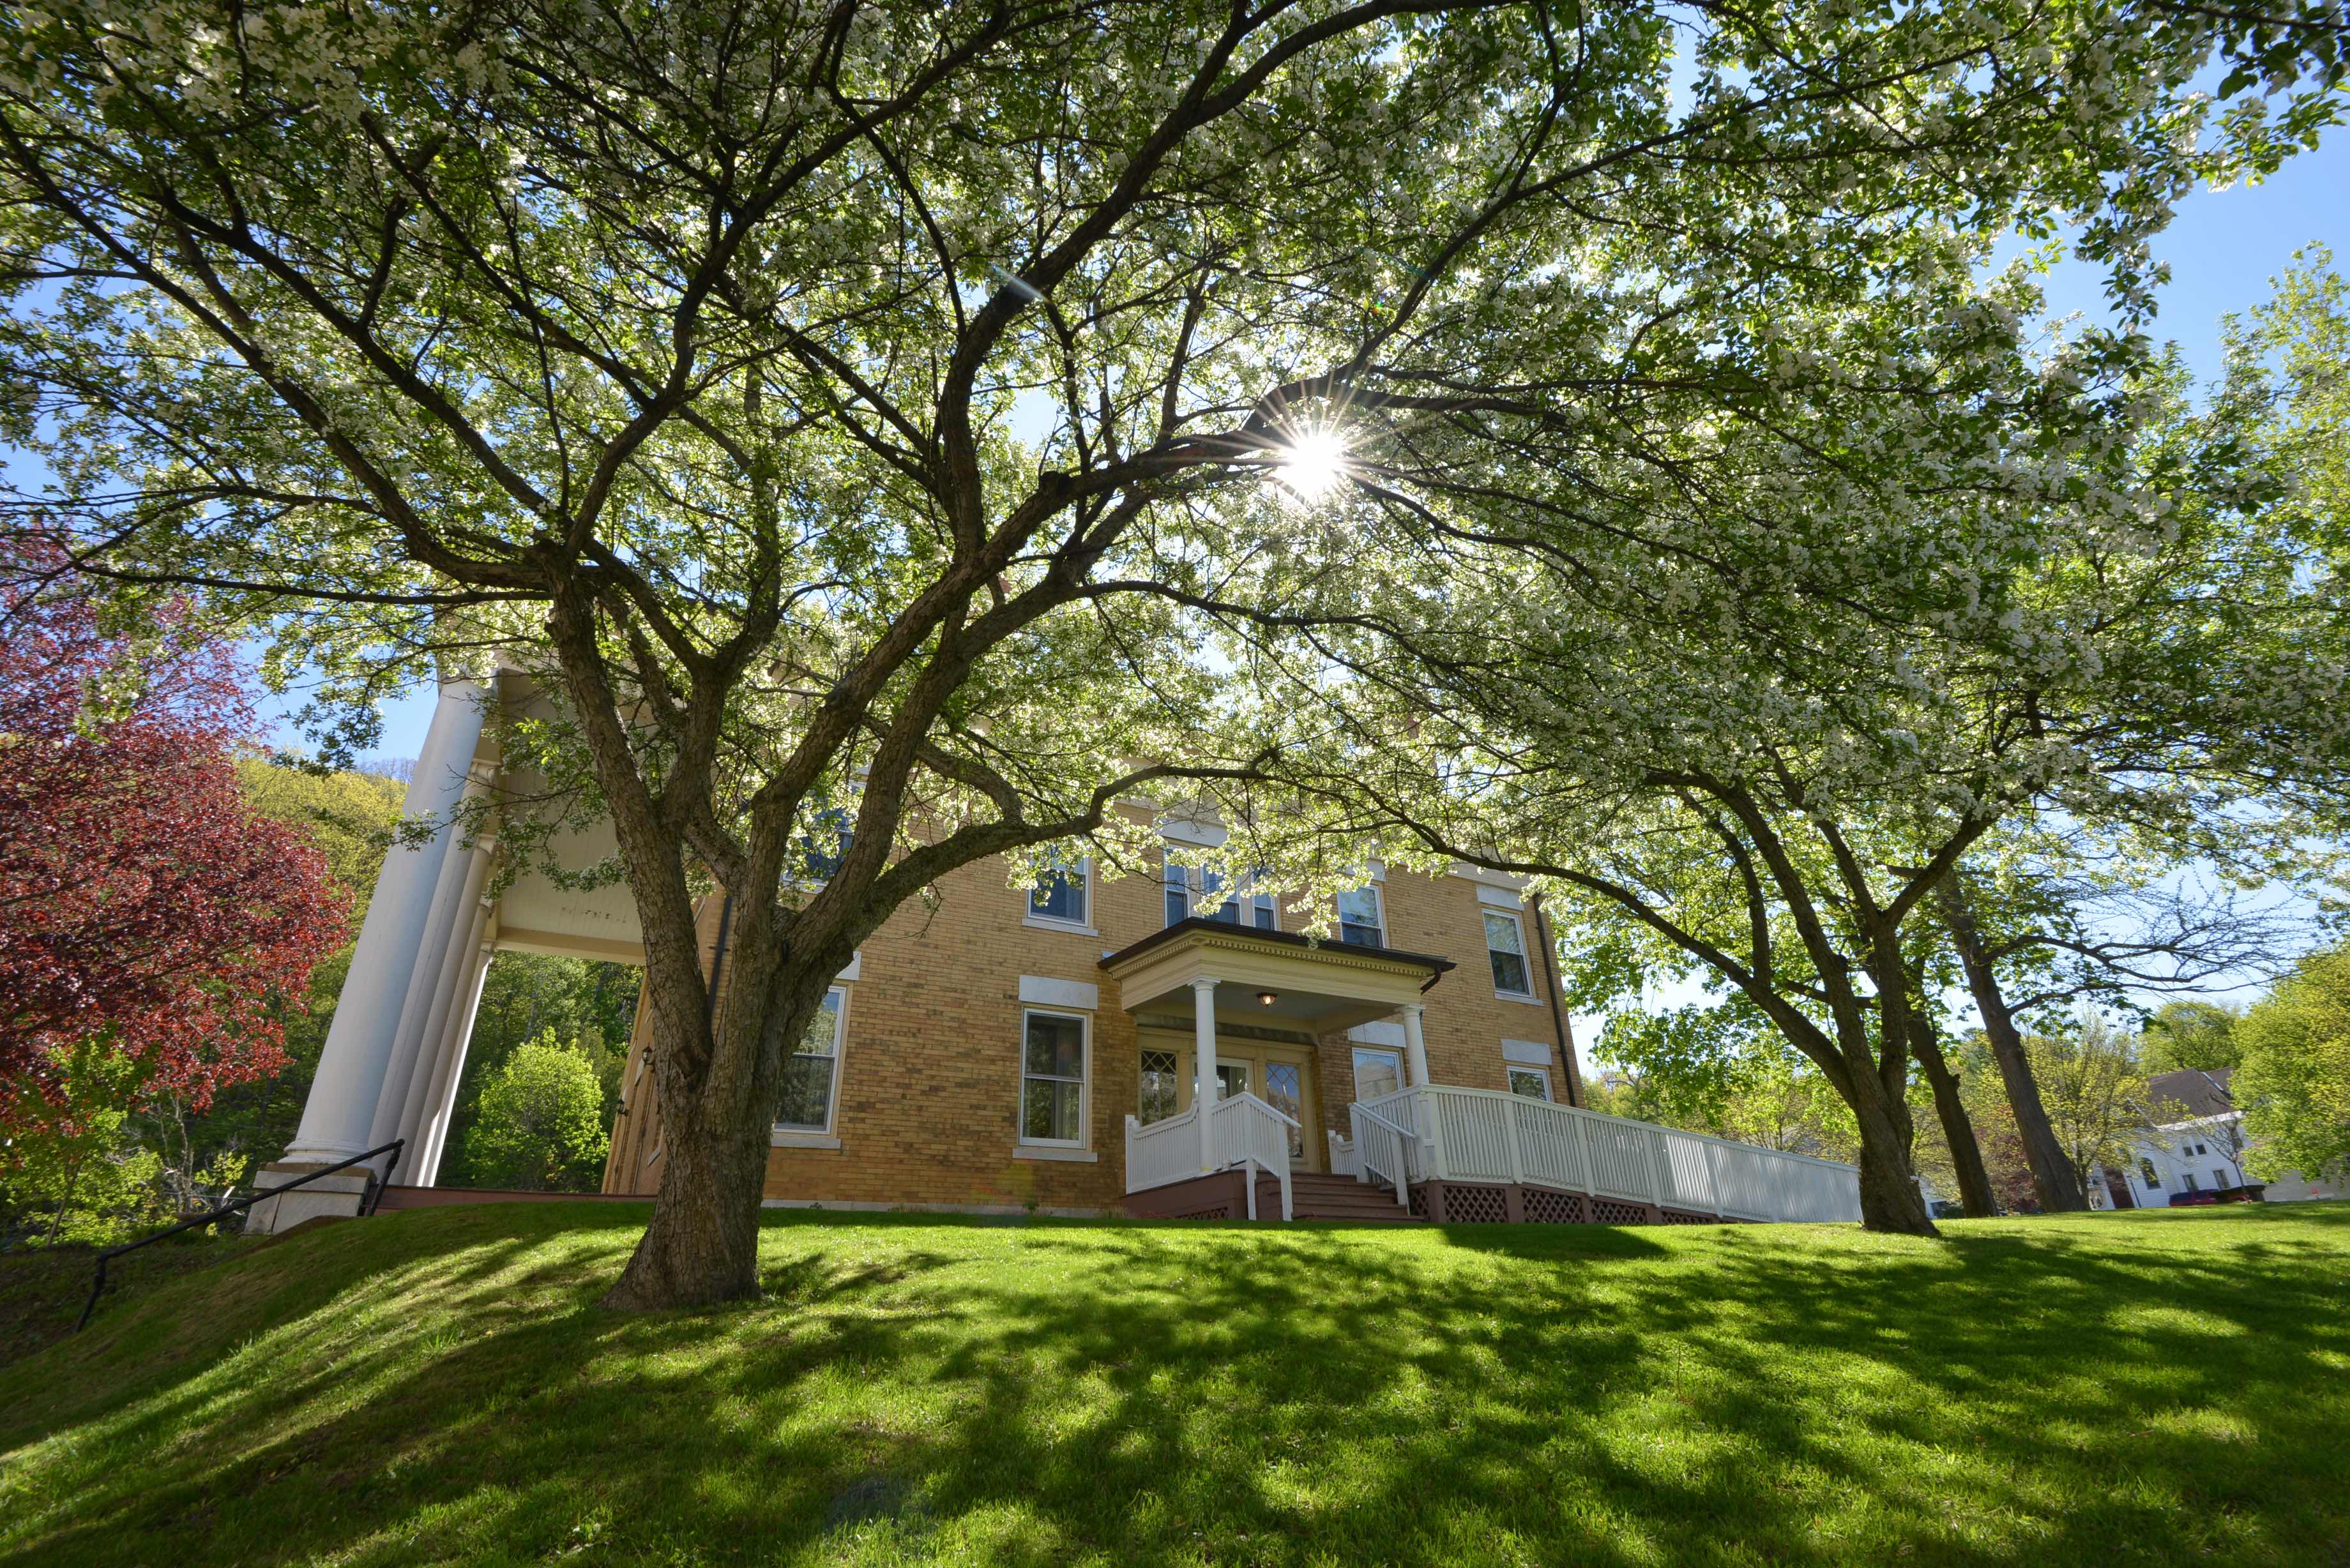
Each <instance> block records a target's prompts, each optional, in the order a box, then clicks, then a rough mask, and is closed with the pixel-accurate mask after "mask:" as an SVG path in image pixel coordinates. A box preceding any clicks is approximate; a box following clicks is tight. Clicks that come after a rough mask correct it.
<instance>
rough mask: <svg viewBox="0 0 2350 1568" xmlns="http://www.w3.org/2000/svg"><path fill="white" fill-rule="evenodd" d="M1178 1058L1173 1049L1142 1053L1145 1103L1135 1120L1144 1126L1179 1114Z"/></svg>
mask: <svg viewBox="0 0 2350 1568" xmlns="http://www.w3.org/2000/svg"><path fill="white" fill-rule="evenodd" d="M1178 1060H1179V1059H1178V1058H1177V1056H1176V1054H1175V1053H1174V1052H1172V1051H1145V1052H1144V1053H1143V1054H1142V1095H1141V1100H1142V1104H1141V1106H1140V1107H1139V1114H1138V1115H1137V1116H1136V1117H1135V1120H1137V1121H1139V1122H1140V1123H1141V1124H1142V1125H1143V1126H1144V1127H1149V1125H1150V1124H1151V1123H1152V1122H1163V1121H1165V1120H1166V1119H1167V1118H1168V1117H1169V1116H1173V1115H1174V1114H1175V1107H1176V1105H1177V1102H1178V1101H1179V1099H1180V1088H1179V1086H1178V1085H1177V1082H1176V1077H1175V1069H1176V1066H1177V1063H1178Z"/></svg>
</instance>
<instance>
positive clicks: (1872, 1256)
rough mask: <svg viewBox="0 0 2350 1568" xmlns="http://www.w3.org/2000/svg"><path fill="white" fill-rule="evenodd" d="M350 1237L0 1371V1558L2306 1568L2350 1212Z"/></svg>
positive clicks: (2345, 1355)
mask: <svg viewBox="0 0 2350 1568" xmlns="http://www.w3.org/2000/svg"><path fill="white" fill-rule="evenodd" d="M643 1216H644V1210H640V1209H635V1208H631V1207H621V1206H590V1205H577V1206H575V1205H556V1204H548V1205H543V1206H542V1205H514V1206H507V1207H497V1208H489V1207H483V1208H471V1209H442V1210H417V1211H412V1212H407V1213H400V1214H392V1215H387V1216H381V1217H379V1218H376V1219H373V1220H366V1221H362V1222H359V1223H356V1224H345V1225H339V1226H335V1227H331V1228H328V1229H325V1230H321V1231H317V1232H315V1233H312V1234H308V1235H305V1236H301V1237H298V1238H296V1239H294V1240H292V1241H287V1242H286V1243H284V1244H282V1245H279V1246H275V1247H270V1248H267V1249H265V1250H262V1251H256V1252H254V1253H253V1254H251V1255H248V1256H245V1257H242V1258H239V1259H236V1260H235V1261H233V1262H227V1263H224V1264H223V1265H222V1266H220V1267H218V1268H215V1269H212V1270H208V1271H206V1272H203V1273H201V1274H197V1275H193V1276H191V1277H188V1278H184V1279H181V1280H178V1281H176V1282H170V1283H165V1284H161V1285H155V1286H152V1287H151V1288H149V1289H147V1290H145V1291H144V1292H141V1293H133V1294H131V1295H130V1296H128V1297H125V1298H123V1299H120V1300H116V1301H110V1302H109V1305H108V1307H107V1309H106V1310H105V1312H104V1313H103V1314H102V1315H101V1316H100V1318H99V1321H98V1322H97V1323H96V1324H93V1325H92V1328H91V1330H90V1331H89V1333H88V1334H85V1335H83V1336H82V1337H81V1338H79V1339H78V1340H73V1341H68V1342H67V1343H64V1344H61V1345H55V1346H52V1347H51V1348H49V1349H48V1350H46V1351H44V1352H42V1353H40V1354H39V1355H35V1356H33V1357H31V1358H29V1359H26V1360H25V1361H22V1362H19V1363H18V1364H16V1366H12V1367H8V1368H6V1369H5V1370H0V1558H4V1559H5V1561H9V1562H18V1563H33V1562H38V1563H44V1564H68V1563H109V1564H113V1563H141V1562H144V1563H172V1564H173V1565H175V1568H178V1565H181V1564H186V1565H190V1568H192V1565H195V1564H201V1563H249V1564H264V1563H309V1562H335V1563H524V1562H540V1561H546V1560H551V1559H557V1558H559V1559H561V1560H563V1561H565V1562H567V1563H703V1562H710V1563H776V1562H785V1563H800V1562H806V1563H1038V1564H1043V1563H1052V1564H1055V1565H1056V1568H1057V1565H1062V1564H1067V1563H1299V1564H1321V1563H1331V1564H1336V1563H1347V1564H1351V1563H1470V1564H1484V1563H1562V1562H1577V1563H1709V1562H1729V1563H1752V1562H1819V1561H1826V1562H1867V1563H1881V1562H1891V1561H1897V1560H1898V1561H1903V1562H1992V1561H2010V1560H2012V1559H2015V1558H2018V1557H2022V1556H2026V1555H2029V1556H2032V1557H2033V1558H2036V1559H2038V1560H2041V1561H2043V1562H2056V1563H2090V1562H2095V1563H2130V1562H2145V1563H2178V1562H2182V1561H2187V1560H2191V1559H2196V1558H2200V1557H2204V1556H2215V1557H2220V1558H2224V1559H2226V1560H2228V1561H2230V1563H2234V1564H2242V1563H2342V1562H2344V1561H2345V1560H2350V1206H2345V1205H2331V1206H2320V1205H2294V1206H2292V1207H2290V1208H2287V1207H2284V1206H2278V1207H2273V1208H2241V1209H2230V1210H2202V1211H2199V1212H2198V1211H2180V1212H2175V1213H2143V1214H2127V1215H2114V1216H2095V1217H2082V1218H2074V1219H2065V1220H2007V1221H1987V1222H1981V1223H1974V1224H1962V1225H1953V1226H1950V1227H1949V1231H1950V1241H1946V1242H1941V1243H1935V1242H1928V1241H1908V1240H1906V1239H1895V1238H1883V1237H1872V1236H1866V1235H1863V1234H1861V1233H1860V1232H1858V1231H1856V1230H1852V1229H1849V1228H1844V1227H1825V1226H1822V1227H1795V1226H1773V1227H1763V1226H1754V1227H1726V1228H1721V1229H1715V1228H1702V1229H1700V1228H1687V1229H1683V1228H1658V1229H1644V1230H1621V1231H1619V1230H1603V1229H1596V1228H1586V1227H1571V1226H1562V1227H1548V1226H1517V1227H1503V1226H1486V1227H1479V1226H1463V1227H1454V1228H1450V1229H1442V1230H1440V1229H1437V1228H1434V1227H1430V1228H1426V1229H1411V1230H1405V1229H1402V1228H1398V1229H1395V1230H1385V1229H1378V1230H1374V1229H1370V1228H1363V1229H1354V1230H1348V1229H1338V1228H1333V1229H1320V1228H1306V1227H1295V1228H1280V1229H1275V1228H1270V1227H1268V1228H1263V1229H1253V1228H1249V1227H1244V1226H1206V1225H1190V1226H1146V1225H1120V1224H1100V1225H1087V1224H1074V1223H1069V1224H1064V1223H1054V1222H1051V1221H1035V1222H1028V1223H1016V1224H1015V1223H994V1224H990V1223H984V1222H972V1223H941V1222H939V1221H938V1220H933V1219H931V1218H929V1217H921V1218H919V1219H917V1218H914V1217H906V1218H903V1219H896V1218H884V1219H876V1218H873V1217H868V1216H859V1217H858V1218H856V1219H854V1220H847V1219H841V1218H835V1217H828V1216H821V1215H817V1216H808V1215H800V1214H785V1213H777V1214H775V1215H773V1216H772V1217H771V1218H770V1220H769V1222H768V1224H767V1228H766V1231H765V1235H764V1249H763V1261H764V1270H765V1278H766V1283H767V1288H768V1291H769V1293H770V1295H769V1299H768V1300H767V1301H765V1302H764V1303H761V1304H758V1305H756V1306H747V1307H741V1308H735V1309H729V1310H725V1311H719V1312H712V1313H704V1314H664V1315H656V1316H640V1317H620V1316H615V1315H612V1314H606V1313H602V1312H599V1311H598V1310H597V1309H596V1308H595V1307H594V1305H593V1302H594V1299H595V1296H596V1294H597V1293H598V1291H599V1289H600V1288H601V1287H602V1286H603V1284H604V1283H605V1282H607V1281H608V1279H609V1278H610V1277H611V1276H612V1275H613V1273H614V1272H616V1271H617V1269H618V1268H619V1263H620V1261H621V1260H622V1258H623V1257H624V1256H625V1255H626V1252H627V1251H628V1249H629V1246H630V1244H631V1243H632V1242H633V1241H634V1239H635V1233H636V1232H635V1227H637V1226H639V1225H640V1224H641V1223H642V1220H643Z"/></svg>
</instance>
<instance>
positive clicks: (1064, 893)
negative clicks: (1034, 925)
mask: <svg viewBox="0 0 2350 1568" xmlns="http://www.w3.org/2000/svg"><path fill="white" fill-rule="evenodd" d="M1088 869H1089V867H1087V864H1085V863H1083V862H1080V863H1079V864H1078V865H1077V867H1076V868H1075V869H1073V870H1068V871H1048V872H1046V873H1045V876H1044V877H1042V878H1040V879H1039V880H1038V881H1037V883H1036V885H1035V887H1034V888H1030V889H1029V890H1028V913H1029V914H1030V915H1032V916H1034V917H1035V919H1040V920H1059V921H1062V922H1064V923H1065V924H1067V925H1072V926H1082V925H1084V924H1085V923H1086V904H1087V899H1086V884H1087V871H1088Z"/></svg>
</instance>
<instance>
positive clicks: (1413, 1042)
mask: <svg viewBox="0 0 2350 1568" xmlns="http://www.w3.org/2000/svg"><path fill="white" fill-rule="evenodd" d="M1426 1011H1427V1009H1426V1007H1425V1006H1424V1005H1423V1004H1422V1003H1420V1002H1405V1003H1404V1005H1403V1070H1404V1074H1405V1075H1406V1076H1407V1077H1409V1079H1410V1080H1411V1086H1412V1087H1413V1088H1415V1089H1417V1088H1419V1087H1420V1086H1422V1085H1425V1084H1426V1083H1427V1082H1428V1042H1427V1040H1426V1039H1424V1038H1423V1037H1422V1036H1421V1034H1420V1033H1419V1015H1420V1014H1421V1013H1422V1012H1426Z"/></svg>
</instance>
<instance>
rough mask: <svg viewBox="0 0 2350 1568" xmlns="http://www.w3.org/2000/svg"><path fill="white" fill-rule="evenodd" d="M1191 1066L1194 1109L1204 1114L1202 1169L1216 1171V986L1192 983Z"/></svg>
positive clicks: (1201, 1144) (1201, 1138)
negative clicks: (1195, 1072) (1194, 1079)
mask: <svg viewBox="0 0 2350 1568" xmlns="http://www.w3.org/2000/svg"><path fill="white" fill-rule="evenodd" d="M1191 1063H1192V1065H1193V1066H1194V1067H1195V1068H1196V1069H1197V1070H1198V1073H1199V1077H1198V1079H1197V1081H1196V1082H1194V1083H1193V1084H1192V1085H1191V1106H1192V1108H1193V1109H1194V1110H1196V1111H1198V1112H1199V1113H1200V1168H1201V1170H1203V1171H1207V1170H1213V1169H1215V1168H1216V1166H1217V1160H1216V1087H1217V1078H1216V982H1215V981H1212V980H1195V981H1192V982H1191Z"/></svg>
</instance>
